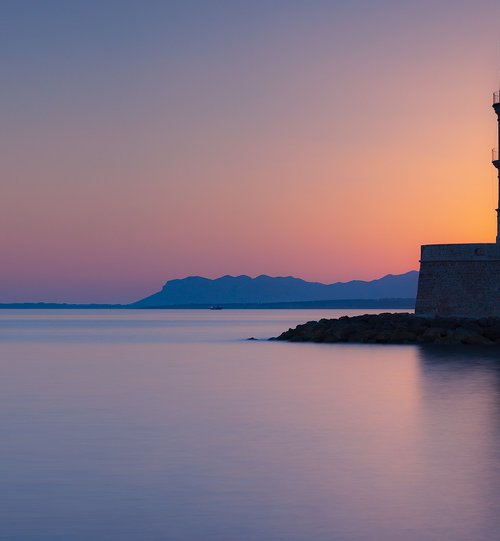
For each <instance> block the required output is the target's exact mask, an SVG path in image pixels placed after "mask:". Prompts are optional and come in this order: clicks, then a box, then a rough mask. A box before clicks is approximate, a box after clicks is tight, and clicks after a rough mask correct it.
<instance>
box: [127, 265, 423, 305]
mask: <svg viewBox="0 0 500 541" xmlns="http://www.w3.org/2000/svg"><path fill="white" fill-rule="evenodd" d="M417 282H418V272H417V271H410V272H407V273H405V274H398V275H393V274H388V275H386V276H384V277H382V278H379V279H377V280H372V281H363V280H352V281H350V282H337V283H333V284H322V283H319V282H307V281H305V280H301V279H299V278H294V277H292V276H287V277H272V276H267V275H265V274H263V275H261V276H257V277H256V278H251V277H250V276H245V275H243V276H222V277H221V278H217V279H213V280H212V279H209V278H203V277H201V276H190V277H187V278H182V279H178V280H169V281H168V282H167V283H166V284H165V285H164V286H163V288H162V289H161V291H158V292H157V293H154V294H153V295H150V296H149V297H146V298H144V299H141V300H139V301H137V302H135V303H132V304H130V305H129V306H128V307H130V308H160V307H166V308H167V307H182V306H193V305H196V306H204V305H221V306H224V305H252V307H253V306H259V305H266V304H273V305H276V304H280V303H310V302H313V301H340V300H346V299H355V300H358V301H359V300H372V301H373V300H375V299H392V300H395V299H405V300H407V301H408V300H410V301H411V300H413V299H415V297H416V294H417Z"/></svg>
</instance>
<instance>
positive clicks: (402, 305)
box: [0, 298, 415, 310]
mask: <svg viewBox="0 0 500 541" xmlns="http://www.w3.org/2000/svg"><path fill="white" fill-rule="evenodd" d="M213 305H219V306H221V307H222V308H223V309H224V310H280V309H281V310H300V309H311V310H312V309H318V308H319V309H321V308H322V309H384V310H392V309H408V310H413V309H414V308H415V299H413V298H409V299H407V298H394V299H343V300H331V301H298V302H295V301H288V302H271V303H269V302H267V303H226V304H224V303H217V302H213V303H209V304H206V303H203V304H178V305H165V306H154V307H144V308H143V307H138V306H134V305H132V304H130V305H129V304H69V303H44V302H37V303H30V302H27V303H2V304H0V310H1V309H4V310H12V309H16V310H35V309H38V310H208V309H210V307H211V306H213Z"/></svg>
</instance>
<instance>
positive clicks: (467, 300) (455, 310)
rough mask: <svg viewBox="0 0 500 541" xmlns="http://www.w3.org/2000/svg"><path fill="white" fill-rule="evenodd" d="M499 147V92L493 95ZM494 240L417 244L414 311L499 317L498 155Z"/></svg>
mask: <svg viewBox="0 0 500 541" xmlns="http://www.w3.org/2000/svg"><path fill="white" fill-rule="evenodd" d="M493 108H494V109H495V112H496V114H497V118H498V146H499V147H500V92H495V93H494V94H493ZM492 161H493V165H494V166H495V167H496V168H497V170H498V180H499V192H498V196H499V202H498V207H499V208H497V236H496V243H495V244H493V243H488V244H485V243H482V244H431V245H427V246H422V247H421V258H420V276H419V282H418V292H417V302H416V307H415V312H416V313H417V314H421V315H429V316H465V317H485V316H497V317H500V210H499V209H500V157H499V150H498V148H496V149H494V150H493V157H492Z"/></svg>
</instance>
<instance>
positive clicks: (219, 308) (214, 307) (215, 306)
mask: <svg viewBox="0 0 500 541" xmlns="http://www.w3.org/2000/svg"><path fill="white" fill-rule="evenodd" d="M210 310H222V306H220V305H219V304H214V305H212V306H211V307H210Z"/></svg>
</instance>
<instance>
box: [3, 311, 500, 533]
mask: <svg viewBox="0 0 500 541" xmlns="http://www.w3.org/2000/svg"><path fill="white" fill-rule="evenodd" d="M228 312H229V311H227V312H225V313H222V314H220V313H215V314H207V313H200V312H194V313H191V314H190V313H189V312H185V313H182V314H179V313H166V312H161V311H158V312H156V313H151V312H148V313H141V314H137V313H128V314H121V315H120V316H119V317H118V316H117V315H116V314H109V315H108V316H106V315H105V314H103V313H90V312H87V313H86V314H77V313H75V314H74V316H72V315H68V316H64V317H63V316H62V315H61V314H60V313H59V314H57V315H53V314H52V315H50V314H49V315H48V318H47V319H44V317H43V315H40V314H39V315H38V316H36V317H33V316H30V317H29V318H27V320H26V324H25V325H24V324H23V320H22V316H19V315H17V316H16V318H14V319H15V323H12V322H10V323H9V322H8V317H7V315H3V316H2V317H3V318H4V319H3V321H4V323H5V324H4V325H3V326H2V324H0V437H1V441H2V445H1V446H0V476H1V487H2V488H1V493H0V495H1V497H2V505H1V506H0V524H1V530H0V538H2V536H4V537H3V538H5V539H6V540H7V539H8V540H9V541H26V540H29V541H42V540H43V541H45V540H50V541H52V540H56V539H64V540H66V539H71V541H87V540H89V539H92V540H93V541H113V540H115V539H116V540H118V539H119V540H120V541H136V540H137V539H147V540H148V541H160V540H161V541H163V540H165V539H172V540H174V541H197V540H203V541H205V540H207V539H208V540H217V541H233V540H235V539H237V540H238V541H257V540H259V541H260V540H266V541H282V540H286V541H306V540H307V541H309V540H314V541H378V540H380V541H382V540H383V541H400V540H402V539H404V540H405V541H421V540H426V541H438V540H439V541H443V540H445V541H446V540H448V539H449V540H453V541H471V540H474V541H482V540H484V541H486V540H488V541H490V540H491V539H494V538H495V536H496V533H497V531H498V528H499V527H500V519H499V517H500V512H499V511H500V509H499V508H498V503H499V499H500V487H499V479H500V476H499V473H500V472H499V471H498V464H499V463H500V461H499V460H498V459H499V456H498V452H499V451H498V450H499V449H500V431H499V419H500V412H499V407H498V406H499V400H498V398H499V392H498V391H499V386H498V382H499V378H498V376H499V362H498V357H497V355H496V353H495V352H494V351H493V350H489V349H488V350H485V349H483V350H477V349H469V348H467V350H465V349H463V350H462V349H456V350H453V349H450V348H418V347H413V346H380V345H348V344H347V345H332V344H287V343H278V342H266V341H259V342H247V341H245V340H242V338H245V337H248V336H262V337H266V336H272V335H275V334H277V332H279V331H280V330H283V329H284V328H286V327H287V326H292V325H293V324H295V323H296V322H297V320H299V321H300V318H302V320H305V319H306V318H311V319H312V316H311V314H310V313H308V314H301V313H298V312H295V311H290V312H289V313H286V312H284V311H279V312H278V311H276V312H272V311H265V312H259V311H253V312H246V313H244V312H242V313H236V312H234V313H231V314H229V313H228ZM67 317H69V318H71V317H74V319H73V320H70V321H69V322H68V320H67V319H66V318H67ZM37 318H39V320H38V321H35V322H34V320H36V319H37ZM107 318H109V319H107ZM121 319H124V321H123V325H121V324H120V320H121ZM40 320H41V321H40ZM149 322H151V324H149ZM3 538H2V539H3Z"/></svg>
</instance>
